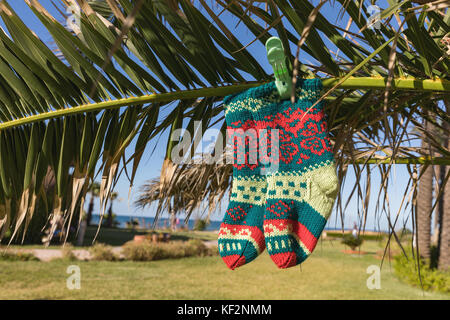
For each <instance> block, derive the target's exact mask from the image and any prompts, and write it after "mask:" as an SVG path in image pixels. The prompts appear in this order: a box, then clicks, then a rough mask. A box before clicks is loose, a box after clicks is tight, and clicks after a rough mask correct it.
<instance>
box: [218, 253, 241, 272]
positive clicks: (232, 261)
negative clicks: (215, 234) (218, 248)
mask: <svg viewBox="0 0 450 320" xmlns="http://www.w3.org/2000/svg"><path fill="white" fill-rule="evenodd" d="M222 259H223V261H224V262H225V264H226V265H227V267H228V268H230V269H231V270H234V269H236V268H237V267H240V266H242V265H244V264H245V263H246V261H245V256H241V255H239V254H232V255H229V256H223V257H222Z"/></svg>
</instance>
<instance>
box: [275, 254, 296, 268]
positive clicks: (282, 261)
mask: <svg viewBox="0 0 450 320" xmlns="http://www.w3.org/2000/svg"><path fill="white" fill-rule="evenodd" d="M270 258H272V261H273V262H275V264H276V265H277V267H278V268H280V269H286V268H289V267H293V266H295V265H296V264H297V255H296V254H295V252H293V251H291V252H282V253H275V254H272V255H270Z"/></svg>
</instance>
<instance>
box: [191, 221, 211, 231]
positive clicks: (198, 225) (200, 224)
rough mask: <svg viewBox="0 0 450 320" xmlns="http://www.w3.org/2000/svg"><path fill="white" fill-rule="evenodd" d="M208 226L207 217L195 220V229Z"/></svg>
mask: <svg viewBox="0 0 450 320" xmlns="http://www.w3.org/2000/svg"><path fill="white" fill-rule="evenodd" d="M207 226H208V221H207V220H206V219H197V220H195V224H194V230H195V231H203V230H205V229H206V227H207Z"/></svg>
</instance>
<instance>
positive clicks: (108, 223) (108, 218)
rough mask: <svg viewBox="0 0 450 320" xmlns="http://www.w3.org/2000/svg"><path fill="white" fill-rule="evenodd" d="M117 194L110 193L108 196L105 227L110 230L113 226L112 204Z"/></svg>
mask: <svg viewBox="0 0 450 320" xmlns="http://www.w3.org/2000/svg"><path fill="white" fill-rule="evenodd" d="M118 196H119V194H118V193H117V192H112V193H111V194H110V196H109V199H110V204H109V209H108V215H107V216H106V221H105V227H108V228H112V227H113V225H114V217H113V210H112V208H113V202H114V200H116V199H117V197H118Z"/></svg>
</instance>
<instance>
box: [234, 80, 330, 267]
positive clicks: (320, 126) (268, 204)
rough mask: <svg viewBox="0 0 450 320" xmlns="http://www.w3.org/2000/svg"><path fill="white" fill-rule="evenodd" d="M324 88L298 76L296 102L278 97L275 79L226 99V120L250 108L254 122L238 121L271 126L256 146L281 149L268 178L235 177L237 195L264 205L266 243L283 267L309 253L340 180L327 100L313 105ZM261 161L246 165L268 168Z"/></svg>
mask: <svg viewBox="0 0 450 320" xmlns="http://www.w3.org/2000/svg"><path fill="white" fill-rule="evenodd" d="M321 89H322V83H321V81H320V79H299V80H298V82H297V87H296V102H295V104H294V105H293V104H292V103H291V101H290V100H281V99H280V98H279V96H278V93H277V90H276V87H275V84H274V82H271V83H268V84H265V85H262V86H259V87H257V88H252V89H249V90H246V91H244V92H242V93H240V94H237V95H234V96H229V97H227V98H226V100H225V101H226V111H225V115H226V117H227V118H232V117H235V116H236V115H239V114H241V113H242V112H249V113H250V114H251V118H252V119H251V120H250V119H248V118H240V119H239V120H237V121H236V124H237V125H239V126H240V127H241V128H255V129H256V130H257V131H258V130H267V134H266V136H265V138H266V139H262V140H260V141H259V145H258V146H259V147H261V146H262V145H263V144H266V146H268V148H267V150H269V152H268V155H269V156H271V153H272V152H275V148H277V149H278V150H277V151H278V153H279V157H278V158H276V157H275V159H274V160H275V161H276V163H274V164H275V165H277V166H278V170H276V171H275V172H271V173H269V174H268V175H267V176H264V175H260V176H253V177H251V176H248V175H244V176H240V177H238V178H237V179H234V182H233V196H234V197H235V198H236V199H239V201H246V203H252V204H254V205H257V206H260V205H263V206H264V207H265V210H264V213H263V215H264V222H263V228H264V236H265V243H266V246H267V249H268V252H269V254H270V256H271V258H272V260H273V261H274V262H275V263H276V265H277V266H278V267H280V268H287V267H291V266H294V265H297V264H299V263H301V262H303V261H304V260H305V259H306V258H307V257H308V256H309V255H310V254H311V252H312V251H313V250H314V247H315V245H316V243H317V240H318V238H319V237H320V234H321V232H322V230H323V228H324V227H325V224H326V221H327V219H328V217H329V215H330V213H331V210H332V207H333V204H334V201H335V198H336V194H337V189H338V180H337V176H336V168H335V161H334V157H333V154H332V148H331V145H330V141H329V138H328V132H327V126H326V122H325V119H324V113H323V110H322V109H323V104H322V102H320V103H318V104H317V105H316V106H314V107H313V108H311V106H312V105H313V104H314V103H315V102H316V101H317V99H318V98H319V95H320V91H321ZM273 129H277V130H278V133H279V144H278V146H277V145H271V140H270V136H271V132H272V130H273ZM259 161H262V158H259V159H258V161H257V162H256V164H254V165H253V167H250V166H247V167H246V168H245V169H246V170H248V169H253V170H254V169H258V168H259V169H260V168H261V167H264V165H263V164H261V162H259ZM243 169H244V168H243ZM256 181H257V182H259V183H261V185H266V186H267V193H266V195H265V196H263V195H262V190H261V189H262V188H260V189H258V188H256V189H255V188H254V183H256ZM235 187H236V188H235ZM258 212H259V211H258Z"/></svg>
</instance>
